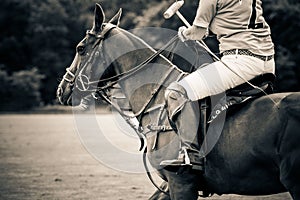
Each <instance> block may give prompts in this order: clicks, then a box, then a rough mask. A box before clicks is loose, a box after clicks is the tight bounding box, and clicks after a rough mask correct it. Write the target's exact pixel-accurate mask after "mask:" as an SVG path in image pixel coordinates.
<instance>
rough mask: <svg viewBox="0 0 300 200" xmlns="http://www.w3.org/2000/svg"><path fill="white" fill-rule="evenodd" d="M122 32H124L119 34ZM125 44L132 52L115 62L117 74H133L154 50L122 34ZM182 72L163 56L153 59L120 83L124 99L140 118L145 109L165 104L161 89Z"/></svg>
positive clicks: (134, 37)
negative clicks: (129, 72) (124, 37)
mask: <svg viewBox="0 0 300 200" xmlns="http://www.w3.org/2000/svg"><path fill="white" fill-rule="evenodd" d="M122 32H124V30H122ZM124 34H125V35H126V39H125V40H127V42H128V41H130V43H129V44H123V45H122V46H125V47H127V48H129V49H132V50H131V51H128V52H129V53H126V54H125V55H123V56H121V57H120V59H119V60H118V62H117V65H118V66H117V67H116V68H118V69H119V72H118V73H126V72H128V71H131V70H134V69H135V68H136V67H137V66H139V65H140V64H141V63H143V62H144V61H145V60H147V59H148V58H149V57H150V56H152V55H153V54H154V53H155V50H154V49H153V48H152V47H150V46H149V45H148V44H146V43H145V42H144V41H143V40H142V39H140V38H138V37H136V36H134V35H133V34H131V33H129V32H126V31H125V32H124ZM183 74H184V73H183V71H182V70H180V69H179V68H177V67H176V66H175V65H173V63H172V62H170V61H169V60H168V59H166V58H165V57H164V56H162V55H158V56H156V57H155V58H154V59H153V60H151V62H150V63H148V64H146V65H144V66H142V67H140V68H139V69H138V70H136V71H135V70H134V72H133V73H131V74H129V75H128V74H127V75H126V77H122V78H121V79H120V80H119V85H120V86H121V88H122V91H123V93H124V95H125V96H126V98H127V100H128V101H129V103H130V105H131V108H132V110H133V112H134V113H135V114H140V113H141V112H143V111H145V109H146V108H149V107H151V106H155V105H157V104H161V103H163V102H164V95H163V93H164V89H165V88H166V87H167V86H168V85H169V84H170V83H171V82H173V81H176V80H178V79H179V78H180V77H181V76H182V75H183Z"/></svg>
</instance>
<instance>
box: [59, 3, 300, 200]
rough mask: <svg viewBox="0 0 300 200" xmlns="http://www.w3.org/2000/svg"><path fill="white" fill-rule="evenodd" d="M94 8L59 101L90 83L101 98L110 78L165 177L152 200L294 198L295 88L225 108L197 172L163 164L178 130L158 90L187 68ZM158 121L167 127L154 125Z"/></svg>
mask: <svg viewBox="0 0 300 200" xmlns="http://www.w3.org/2000/svg"><path fill="white" fill-rule="evenodd" d="M94 15H95V16H94V24H93V27H92V29H91V30H90V31H87V34H86V36H85V37H84V39H83V40H82V41H81V42H80V43H79V44H78V46H77V47H76V55H75V58H74V60H73V62H72V64H71V66H70V67H68V68H67V70H66V73H65V75H64V78H63V79H62V81H61V82H60V84H59V86H58V89H57V97H58V99H59V101H60V102H61V103H62V104H64V105H70V106H76V105H78V104H79V103H80V101H81V99H82V98H83V97H84V96H86V95H90V94H92V93H94V91H95V90H96V91H97V92H98V93H100V94H101V96H102V97H103V98H105V97H107V96H108V93H109V91H110V90H111V89H112V87H113V85H114V84H118V85H119V86H120V88H121V90H122V92H123V93H124V95H125V97H126V99H127V100H128V102H129V104H130V106H131V109H132V112H133V113H134V117H136V118H137V119H138V121H139V123H140V126H141V127H142V128H143V129H144V130H148V131H147V134H146V135H145V137H146V139H147V147H148V148H147V149H148V159H149V161H150V163H151V165H152V166H153V167H154V168H155V169H157V173H158V174H159V176H160V177H162V178H163V180H164V181H165V182H164V183H163V185H162V186H161V188H160V189H159V190H158V191H157V192H156V193H155V195H153V196H152V197H151V198H150V199H197V198H198V191H202V192H205V194H218V195H222V194H239V195H269V194H277V193H282V192H289V193H290V195H291V197H292V198H293V199H294V200H300V171H299V169H300V156H299V155H300V145H299V144H298V142H299V141H300V133H299V130H300V93H299V92H294V93H274V94H270V95H267V96H261V97H259V98H256V99H254V100H252V101H249V102H246V103H244V104H243V105H242V106H239V108H238V110H236V111H234V112H232V113H229V114H228V115H227V116H226V121H225V123H224V124H223V126H222V130H221V131H222V132H221V135H220V137H219V139H218V141H217V142H216V144H215V145H214V147H213V148H212V149H211V151H210V152H209V153H208V154H207V155H206V158H205V159H206V160H205V172H204V173H203V174H198V173H190V172H186V171H183V172H181V173H178V171H172V170H169V169H165V168H161V167H160V166H159V163H160V162H161V161H162V160H165V159H174V158H176V157H177V152H176V150H174V149H178V148H179V138H178V135H177V134H176V131H175V130H174V129H173V128H172V127H171V128H170V127H169V128H168V126H167V125H170V124H169V121H168V117H167V116H166V114H165V111H164V104H165V100H164V91H165V89H166V87H167V86H168V85H169V84H170V83H172V82H173V81H177V80H179V79H180V78H182V77H183V76H185V75H186V72H184V71H183V70H181V69H180V68H178V67H177V66H175V65H174V64H173V62H171V61H170V60H169V59H167V58H166V57H165V56H163V55H162V54H161V53H160V52H158V53H157V51H155V50H154V49H153V48H152V47H150V46H149V45H148V44H146V43H145V42H144V41H143V40H142V39H140V38H139V37H137V36H135V35H134V34H132V33H130V32H128V31H126V30H124V29H122V28H120V27H119V21H120V17H121V12H120V11H119V12H118V13H117V14H116V15H115V16H114V17H113V18H112V19H111V20H109V22H107V23H106V22H105V14H104V12H103V9H102V7H101V6H100V5H99V4H96V6H95V14H94ZM153 55H155V56H153ZM149 58H151V59H149ZM145 61H146V62H145ZM86 74H88V75H86ZM99 77H100V78H99ZM91 88H93V90H92V89H91ZM270 98H271V99H273V100H274V101H275V102H276V104H274V102H272V101H270ZM108 101H109V100H108ZM158 123H160V124H158ZM218 123H219V122H218V121H216V124H217V125H218ZM159 125H166V126H164V127H163V128H162V129H159V128H157V127H159ZM156 128H157V129H159V130H157V129H156ZM163 129H165V130H163ZM172 149H173V150H172Z"/></svg>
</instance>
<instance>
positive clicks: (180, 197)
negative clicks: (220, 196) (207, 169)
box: [168, 171, 200, 200]
mask: <svg viewBox="0 0 300 200" xmlns="http://www.w3.org/2000/svg"><path fill="white" fill-rule="evenodd" d="M199 180H200V178H199V176H197V175H196V174H194V173H190V172H186V171H184V172H182V173H176V172H169V174H168V186H169V191H170V196H171V199H172V200H186V199H188V200H197V199H198V196H199V195H198V189H199Z"/></svg>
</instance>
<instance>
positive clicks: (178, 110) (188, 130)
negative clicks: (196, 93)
mask: <svg viewBox="0 0 300 200" xmlns="http://www.w3.org/2000/svg"><path fill="white" fill-rule="evenodd" d="M165 98H166V105H167V113H168V116H169V120H170V123H171V125H173V126H174V127H175V129H176V130H177V134H178V136H179V139H180V150H179V154H178V157H177V159H174V160H164V161H162V162H161V163H160V165H161V166H162V167H180V166H190V167H191V168H192V169H194V170H200V171H201V170H203V161H204V158H203V157H201V156H200V145H199V141H198V126H199V113H200V112H199V106H198V102H192V101H190V100H189V99H188V97H187V93H186V91H185V89H184V88H183V87H182V86H181V85H179V84H177V83H176V82H174V83H172V84H171V85H170V86H169V87H168V88H167V89H166V93H165Z"/></svg>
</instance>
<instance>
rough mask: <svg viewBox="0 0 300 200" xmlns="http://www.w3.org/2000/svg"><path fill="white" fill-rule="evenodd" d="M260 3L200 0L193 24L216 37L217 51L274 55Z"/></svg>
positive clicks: (249, 0) (268, 29) (244, 0)
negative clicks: (209, 31)
mask: <svg viewBox="0 0 300 200" xmlns="http://www.w3.org/2000/svg"><path fill="white" fill-rule="evenodd" d="M262 14H263V10H262V2H261V0H200V3H199V7H198V10H197V15H196V18H195V20H194V23H193V24H194V25H196V26H200V27H203V28H209V29H210V30H211V31H212V32H213V33H215V34H216V35H217V38H218V40H219V42H220V47H219V48H220V52H221V53H222V52H224V51H225V50H231V49H248V50H249V51H251V52H252V53H255V54H258V55H264V56H268V55H273V54H274V44H273V42H272V38H271V31H270V27H269V25H268V24H267V22H266V21H265V19H264V17H263V15H262Z"/></svg>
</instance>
